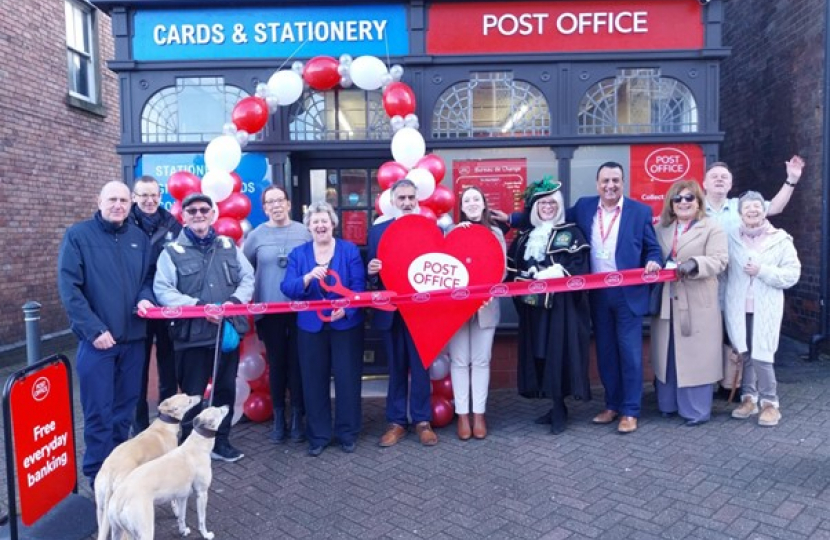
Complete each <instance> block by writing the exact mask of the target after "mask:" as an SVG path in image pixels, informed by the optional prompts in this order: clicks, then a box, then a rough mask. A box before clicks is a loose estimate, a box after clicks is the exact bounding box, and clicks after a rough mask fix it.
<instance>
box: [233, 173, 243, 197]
mask: <svg viewBox="0 0 830 540" xmlns="http://www.w3.org/2000/svg"><path fill="white" fill-rule="evenodd" d="M231 178H233V191H234V192H235V193H242V177H241V176H239V175H238V174H236V173H235V172H232V173H231Z"/></svg>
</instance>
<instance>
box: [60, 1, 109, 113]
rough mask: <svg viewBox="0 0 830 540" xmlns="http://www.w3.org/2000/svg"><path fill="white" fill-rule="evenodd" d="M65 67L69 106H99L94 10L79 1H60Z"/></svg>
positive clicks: (98, 75)
mask: <svg viewBox="0 0 830 540" xmlns="http://www.w3.org/2000/svg"><path fill="white" fill-rule="evenodd" d="M64 14H65V16H66V67H67V79H68V81H69V89H68V90H69V98H70V99H69V101H70V103H71V104H75V105H81V106H82V104H83V103H87V104H92V105H98V104H100V103H101V96H100V94H101V92H100V82H99V81H100V74H99V70H100V62H99V58H98V43H97V39H96V36H97V35H98V33H97V30H98V27H97V18H96V15H97V11H96V10H95V8H94V7H93V6H92V5H90V4H89V3H87V2H84V1H82V0H64ZM78 102H80V103H78Z"/></svg>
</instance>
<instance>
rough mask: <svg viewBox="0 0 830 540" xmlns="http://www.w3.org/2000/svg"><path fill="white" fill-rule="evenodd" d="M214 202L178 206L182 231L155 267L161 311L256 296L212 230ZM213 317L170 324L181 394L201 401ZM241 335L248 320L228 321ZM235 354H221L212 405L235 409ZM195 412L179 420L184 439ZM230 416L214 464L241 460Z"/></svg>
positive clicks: (245, 266)
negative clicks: (234, 443)
mask: <svg viewBox="0 0 830 540" xmlns="http://www.w3.org/2000/svg"><path fill="white" fill-rule="evenodd" d="M214 212H215V210H214V208H213V202H212V201H211V199H210V197H208V196H207V195H205V194H203V193H193V194H190V195H188V196H187V197H185V199H184V201H183V202H182V217H183V219H184V224H185V228H184V229H183V230H182V232H181V233H180V234H179V237H178V238H177V239H176V240H175V241H174V242H170V243H169V244H167V246H165V248H164V251H162V253H161V255H160V256H159V259H158V262H157V264H156V276H155V280H154V282H153V290H154V291H155V293H156V298H157V299H158V302H159V304H161V305H162V306H171V307H173V306H194V305H209V304H217V305H221V304H229V303H233V304H247V303H248V302H250V300H251V296H252V295H253V292H254V271H253V268H251V264H250V263H249V262H248V259H246V258H245V256H244V255H243V254H242V252H241V251H240V250H239V249H237V247H236V244H234V242H233V240H232V239H230V238H228V237H227V236H219V235H217V234H216V231H214V229H213V227H211V222H212V221H213V215H214ZM216 311H217V315H209V316H207V317H205V318H202V319H179V320H176V321H174V323H175V326H174V331H173V348H174V350H175V356H176V376H177V378H178V382H179V387H180V388H181V390H182V392H184V393H186V394H188V395H199V396H201V395H203V394H204V392H205V389H206V388H207V384H208V380H209V379H210V377H211V375H212V370H213V358H214V353H215V348H214V347H215V344H216V335H217V332H218V330H219V324H221V323H222V321H223V319H222V316H221V309H218V308H217V310H216ZM231 320H232V322H233V324H234V327H235V328H236V330H237V331H238V332H239V333H240V334H244V333H245V332H246V331H247V318H245V317H234V318H233V319H231ZM238 365H239V349H238V348H237V349H234V350H233V351H231V352H222V353H221V356H220V357H219V365H218V368H217V372H216V377H215V379H214V381H213V403H214V405H216V406H222V405H227V406H228V407H230V408H231V409H233V407H234V404H235V402H236V371H237V367H238ZM198 413H199V407H194V408H193V409H191V410H190V411H189V412H188V414H187V415H186V416H185V417H184V419H183V420H182V438H184V437H186V436H187V435H188V434H189V433H190V429H191V422H192V419H193V417H195V416H196V414H198ZM230 431H231V415H228V416H226V417H225V419H224V420H223V421H222V424H221V426H219V430H218V432H217V434H216V444H215V446H214V449H213V453H212V454H211V455H212V457H213V458H214V459H218V460H221V461H227V462H233V461H238V460H240V459H242V458H243V457H244V455H243V454H242V452H240V451H239V450H237V449H236V448H234V447H233V445H231V443H230Z"/></svg>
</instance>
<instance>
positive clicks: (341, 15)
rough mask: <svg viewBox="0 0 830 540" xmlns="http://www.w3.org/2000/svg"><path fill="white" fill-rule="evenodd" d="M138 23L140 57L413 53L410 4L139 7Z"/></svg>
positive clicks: (136, 54) (136, 40)
mask: <svg viewBox="0 0 830 540" xmlns="http://www.w3.org/2000/svg"><path fill="white" fill-rule="evenodd" d="M133 22H134V28H135V32H134V33H133V59H134V60H138V61H171V60H221V59H236V58H269V59H270V58H311V57H313V56H320V55H328V56H334V57H338V56H339V55H341V54H350V55H352V56H353V57H358V56H361V55H375V56H383V57H386V56H388V55H392V56H403V55H406V54H408V53H409V31H408V28H407V16H406V8H405V6H404V5H403V4H367V5H361V4H355V5H342V6H336V7H334V6H304V7H278V8H276V7H275V8H261V9H248V8H242V7H240V8H238V9H231V8H227V9H193V10H185V9H170V10H157V9H152V10H138V11H136V13H135V18H134V21H133Z"/></svg>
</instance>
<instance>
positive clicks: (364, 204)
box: [295, 157, 388, 376]
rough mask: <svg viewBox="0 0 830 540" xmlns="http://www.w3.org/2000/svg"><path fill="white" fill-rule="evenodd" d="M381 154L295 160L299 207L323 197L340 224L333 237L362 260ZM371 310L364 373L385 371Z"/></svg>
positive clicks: (375, 373) (382, 373) (373, 213)
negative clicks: (356, 251)
mask: <svg viewBox="0 0 830 540" xmlns="http://www.w3.org/2000/svg"><path fill="white" fill-rule="evenodd" d="M383 161H384V160H383V159H382V157H378V158H376V159H373V158H366V159H328V160H326V159H319V158H314V159H305V160H302V159H300V160H297V162H296V168H295V170H296V171H297V177H298V178H297V179H298V181H299V187H300V200H301V206H302V208H303V209H305V208H306V207H307V206H308V205H309V204H310V203H312V202H315V201H321V200H324V201H326V202H328V203H330V204H331V205H332V206H333V207H334V210H335V212H336V213H337V217H338V218H339V224H338V226H337V228H336V229H335V233H334V235H335V237H336V238H342V239H344V240H348V241H350V242H352V243H354V244H356V245H357V246H358V247H359V248H360V252H361V254H362V255H363V258H364V263H365V262H366V249H367V241H368V235H369V227H371V226H372V222H373V221H374V220H375V218H376V217H377V212H376V210H375V199H376V198H377V196H378V195H379V194H380V188H379V187H378V182H377V172H378V167H379V166H380V164H381V163H383ZM372 312H373V310H371V309H367V310H366V333H365V336H366V337H365V342H366V345H365V347H364V352H363V374H364V376H372V375H386V374H388V362H387V360H386V355H385V354H384V352H383V347H382V346H381V341H380V336H379V335H378V334H377V332H374V331H372V330H371V324H370V323H371V318H372Z"/></svg>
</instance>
